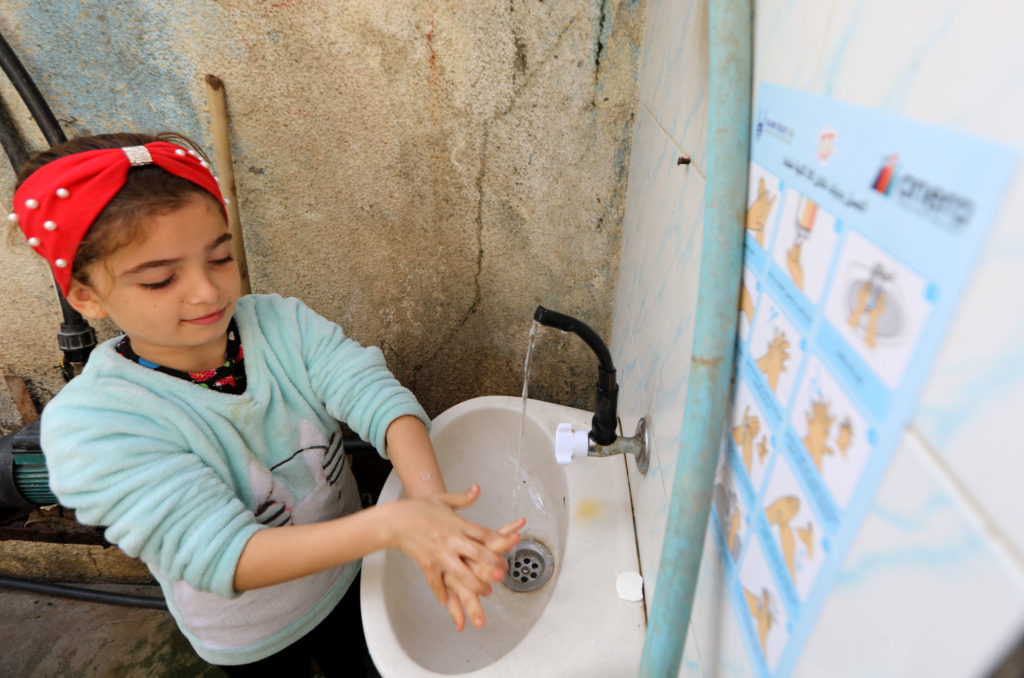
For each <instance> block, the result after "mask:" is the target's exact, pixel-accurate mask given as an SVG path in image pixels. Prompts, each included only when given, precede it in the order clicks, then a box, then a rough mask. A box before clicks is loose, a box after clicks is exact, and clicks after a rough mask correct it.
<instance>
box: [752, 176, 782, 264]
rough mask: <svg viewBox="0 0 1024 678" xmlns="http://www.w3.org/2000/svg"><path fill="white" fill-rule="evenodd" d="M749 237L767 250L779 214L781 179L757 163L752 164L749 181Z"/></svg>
mask: <svg viewBox="0 0 1024 678" xmlns="http://www.w3.org/2000/svg"><path fill="white" fill-rule="evenodd" d="M747 193H748V195H747V220H746V227H747V235H749V236H750V237H752V238H753V239H754V240H756V241H757V244H758V245H760V246H761V249H767V248H768V243H769V242H770V241H771V228H772V226H773V225H774V224H775V215H776V213H777V212H778V209H779V208H778V199H779V179H778V177H776V176H774V175H773V174H771V173H770V172H767V171H765V169H764V168H762V167H760V166H758V165H757V164H756V163H750V176H749V178H748V180H747Z"/></svg>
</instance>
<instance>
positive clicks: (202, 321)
mask: <svg viewBox="0 0 1024 678" xmlns="http://www.w3.org/2000/svg"><path fill="white" fill-rule="evenodd" d="M226 310H227V309H226V308H222V309H220V310H219V311H214V312H213V313H210V314H207V315H204V316H200V317H198V318H192V319H191V320H185V321H184V322H186V323H188V324H190V325H212V324H214V323H215V322H217V321H218V320H220V319H221V318H223V317H224V311H226Z"/></svg>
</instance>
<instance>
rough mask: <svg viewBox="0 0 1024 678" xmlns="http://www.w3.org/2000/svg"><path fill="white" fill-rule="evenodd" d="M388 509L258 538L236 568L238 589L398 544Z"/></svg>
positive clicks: (276, 529)
mask: <svg viewBox="0 0 1024 678" xmlns="http://www.w3.org/2000/svg"><path fill="white" fill-rule="evenodd" d="M390 512H392V508H391V507H389V506H388V505H381V506H373V507H371V508H368V509H366V510H363V511H357V512H356V513H352V514H350V515H347V516H344V517H342V518H336V519H334V520H328V521H325V522H322V523H308V524H304V525H287V526H284V527H272V528H268V529H266V530H261V531H259V532H257V533H256V534H254V535H253V536H252V538H251V539H249V541H248V542H247V543H246V545H245V548H244V549H243V550H242V555H241V557H240V558H239V559H238V565H237V566H236V567H235V579H234V585H235V590H236V591H248V590H250V589H258V588H262V587H264V586H270V585H272V584H280V583H283V582H286V581H291V580H292V579H298V578H300V577H305V576H307V575H310V574H315V573H317V572H322V571H323V570H329V569H330V568H332V567H337V566H338V565H342V564H344V563H349V562H352V561H353V560H357V559H359V558H362V557H363V556H365V555H368V554H370V553H373V552H374V551H379V550H381V549H387V548H392V547H394V546H396V545H397V542H396V532H395V529H394V527H393V525H394V521H392V520H389V516H388V514H389V513H390Z"/></svg>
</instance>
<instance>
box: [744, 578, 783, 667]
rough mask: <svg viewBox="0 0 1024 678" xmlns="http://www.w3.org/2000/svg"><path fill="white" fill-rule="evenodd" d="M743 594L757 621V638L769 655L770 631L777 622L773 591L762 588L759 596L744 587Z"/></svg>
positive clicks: (762, 650)
mask: <svg viewBox="0 0 1024 678" xmlns="http://www.w3.org/2000/svg"><path fill="white" fill-rule="evenodd" d="M743 594H744V596H745V597H746V599H747V607H748V608H749V609H750V614H751V616H752V617H753V618H754V621H755V622H757V639H758V640H759V641H760V642H761V652H763V653H764V654H765V656H767V655H768V632H769V631H771V630H772V626H773V625H774V622H775V614H774V612H773V611H774V608H775V604H774V601H773V600H772V597H771V593H769V592H768V589H761V596H760V597H758V596H756V595H754V594H753V593H751V592H750V591H748V590H747V589H746V588H744V589H743Z"/></svg>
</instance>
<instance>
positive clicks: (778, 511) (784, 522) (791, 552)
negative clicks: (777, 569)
mask: <svg viewBox="0 0 1024 678" xmlns="http://www.w3.org/2000/svg"><path fill="white" fill-rule="evenodd" d="M799 511H800V499H799V498H798V497H794V496H785V497H780V498H779V499H776V500H775V501H774V502H773V503H772V504H771V505H770V506H768V507H766V508H765V510H764V514H765V516H766V517H767V518H768V524H769V525H775V526H776V527H778V528H779V545H780V546H781V547H782V555H783V557H784V558H785V559H786V568H787V569H788V570H789V576H790V577H792V578H793V581H794V582H795V581H796V537H795V535H794V534H793V528H791V527H790V526H789V524H790V522H791V521H792V520H793V518H794V517H795V516H796V514H797V513H798V512H799ZM805 529H807V530H811V527H810V526H808V528H805ZM812 533H813V530H812Z"/></svg>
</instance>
